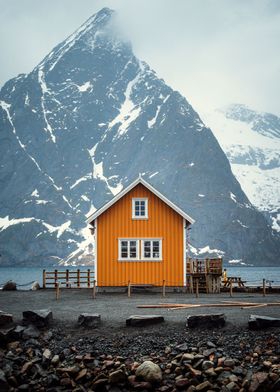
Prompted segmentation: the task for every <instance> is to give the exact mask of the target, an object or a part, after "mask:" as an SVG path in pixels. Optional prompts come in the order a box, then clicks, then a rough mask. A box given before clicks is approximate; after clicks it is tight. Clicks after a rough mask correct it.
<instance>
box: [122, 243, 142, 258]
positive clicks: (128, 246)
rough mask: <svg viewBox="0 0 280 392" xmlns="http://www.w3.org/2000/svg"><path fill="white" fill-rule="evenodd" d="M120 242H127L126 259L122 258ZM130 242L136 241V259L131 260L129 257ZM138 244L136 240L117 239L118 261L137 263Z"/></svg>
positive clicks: (138, 256)
mask: <svg viewBox="0 0 280 392" xmlns="http://www.w3.org/2000/svg"><path fill="white" fill-rule="evenodd" d="M122 241H127V242H128V244H127V251H128V255H129V256H128V257H122V245H121V242H122ZM130 241H136V257H135V258H132V257H130ZM139 242H140V240H139V239H138V238H119V241H118V245H119V246H118V248H119V249H118V257H119V260H120V261H138V260H139V259H140V255H139Z"/></svg>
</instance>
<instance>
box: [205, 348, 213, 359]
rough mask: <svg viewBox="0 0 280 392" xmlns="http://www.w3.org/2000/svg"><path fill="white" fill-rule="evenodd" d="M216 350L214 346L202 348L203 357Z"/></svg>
mask: <svg viewBox="0 0 280 392" xmlns="http://www.w3.org/2000/svg"><path fill="white" fill-rule="evenodd" d="M215 351H216V350H215V349H214V348H208V349H207V350H203V355H204V357H209V355H211V354H213V353H214V352H215Z"/></svg>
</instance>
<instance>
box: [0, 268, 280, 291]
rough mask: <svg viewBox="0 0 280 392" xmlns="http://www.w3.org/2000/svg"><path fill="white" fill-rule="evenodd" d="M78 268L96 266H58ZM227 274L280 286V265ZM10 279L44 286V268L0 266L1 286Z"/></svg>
mask: <svg viewBox="0 0 280 392" xmlns="http://www.w3.org/2000/svg"><path fill="white" fill-rule="evenodd" d="M78 268H79V269H80V270H87V269H91V270H93V269H94V266H93V265H92V266H86V267H85V266H75V267H57V269H58V270H60V271H62V270H65V269H69V270H77V269H78ZM54 269H55V268H54V267H53V268H48V270H49V271H52V270H54ZM227 276H228V277H229V276H237V277H241V279H242V280H244V281H246V285H248V286H261V285H262V282H263V279H266V280H267V281H268V283H269V282H270V284H271V286H272V287H273V286H280V267H228V268H227ZM8 280H13V281H14V282H16V283H17V285H18V288H19V289H21V290H29V289H30V288H31V285H32V283H33V282H34V281H36V282H39V284H40V286H42V281H43V268H33V267H30V268H28V267H25V268H23V267H20V268H16V267H15V268H12V267H0V288H1V287H2V286H3V284H4V283H6V282H7V281H8Z"/></svg>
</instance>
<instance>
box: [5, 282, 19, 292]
mask: <svg viewBox="0 0 280 392" xmlns="http://www.w3.org/2000/svg"><path fill="white" fill-rule="evenodd" d="M16 289H17V284H16V283H15V282H13V281H12V280H8V282H6V283H5V284H4V286H3V288H2V290H3V291H9V290H16Z"/></svg>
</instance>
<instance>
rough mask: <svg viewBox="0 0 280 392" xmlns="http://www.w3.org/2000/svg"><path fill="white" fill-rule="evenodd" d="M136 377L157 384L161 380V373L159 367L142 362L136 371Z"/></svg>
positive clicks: (152, 363) (148, 362)
mask: <svg viewBox="0 0 280 392" xmlns="http://www.w3.org/2000/svg"><path fill="white" fill-rule="evenodd" d="M135 374H136V377H137V378H140V379H143V380H144V381H148V382H150V383H157V382H160V381H161V380H162V373H161V369H160V367H159V366H158V365H157V364H155V363H154V362H152V361H145V362H143V363H142V364H141V365H140V366H139V367H138V368H137V369H136V373H135Z"/></svg>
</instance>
